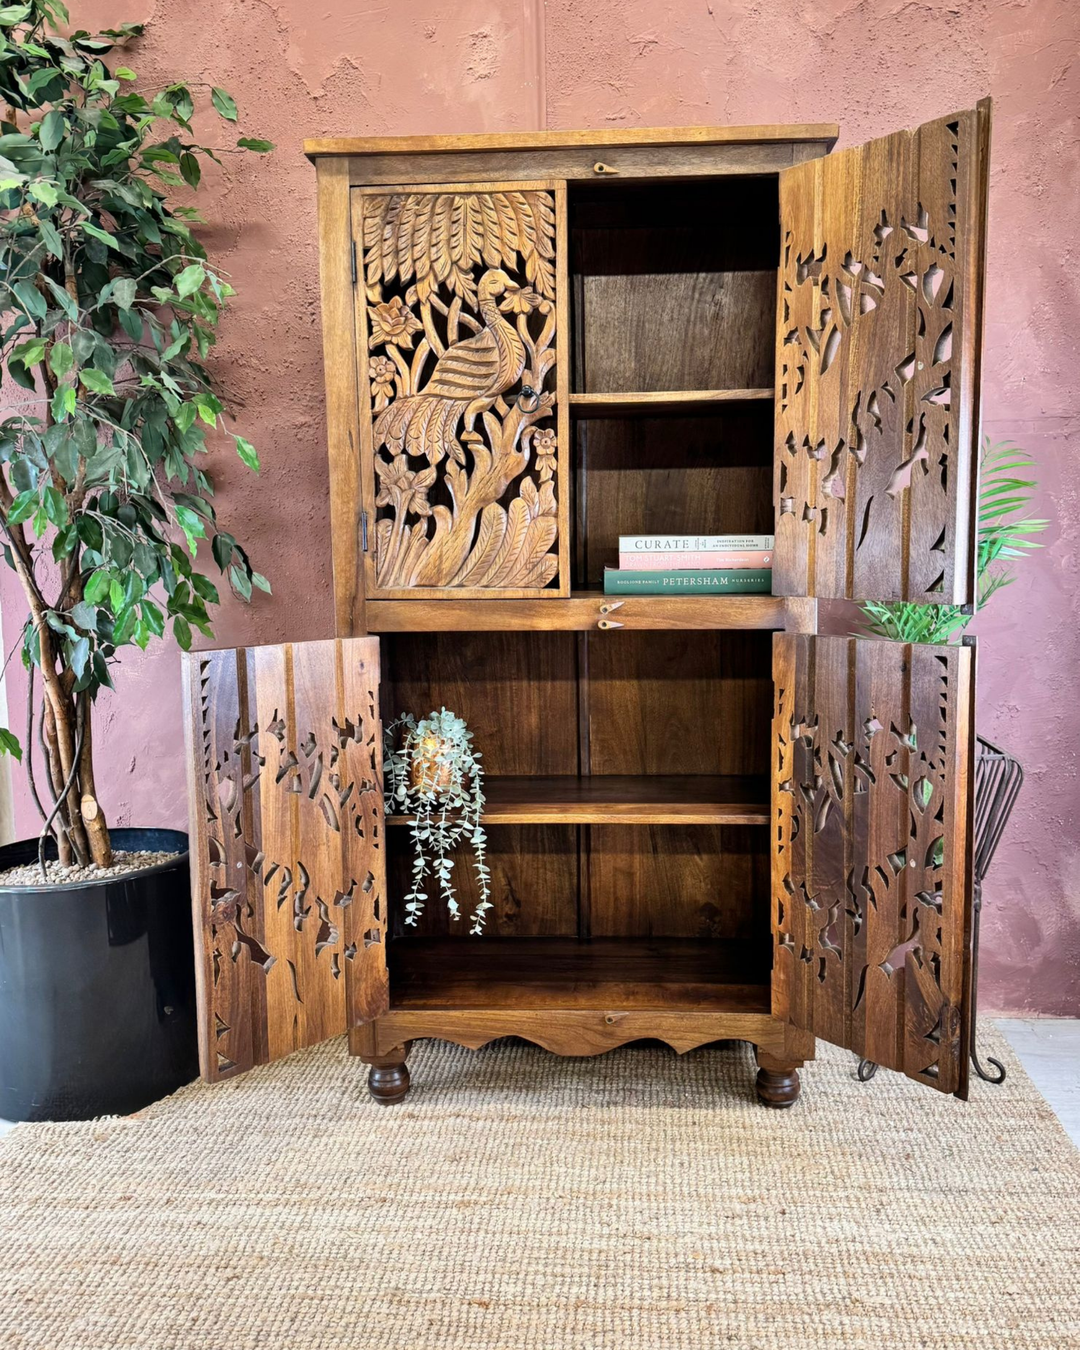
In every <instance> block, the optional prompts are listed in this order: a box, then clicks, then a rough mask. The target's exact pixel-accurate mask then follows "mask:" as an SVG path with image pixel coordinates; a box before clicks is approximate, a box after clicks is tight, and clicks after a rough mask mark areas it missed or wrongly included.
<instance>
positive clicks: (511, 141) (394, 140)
mask: <svg viewBox="0 0 1080 1350" xmlns="http://www.w3.org/2000/svg"><path fill="white" fill-rule="evenodd" d="M839 135H840V128H839V127H838V126H837V125H836V124H835V123H833V122H821V123H800V124H796V125H792V126H783V125H769V126H751V127H617V128H607V129H605V130H594V131H506V132H485V133H482V134H479V135H468V136H339V137H335V138H333V139H330V140H321V139H320V140H307V141H305V142H304V153H305V154H306V155H307V156H308V158H309V159H317V158H319V157H321V156H324V155H424V154H440V153H445V152H461V151H478V150H479V151H484V150H486V151H513V150H565V149H581V148H585V147H590V146H591V147H595V148H596V149H604V148H608V147H611V146H665V145H671V146H681V145H745V144H749V143H757V144H760V143H768V142H779V143H791V142H803V141H813V142H825V143H826V148H828V149H831V148H832V146H833V145H834V144H835V142H836V140H837V137H838V136H839Z"/></svg>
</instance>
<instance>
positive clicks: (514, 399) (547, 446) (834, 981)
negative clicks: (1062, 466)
mask: <svg viewBox="0 0 1080 1350" xmlns="http://www.w3.org/2000/svg"><path fill="white" fill-rule="evenodd" d="M835 136H836V129H835V128H833V127H827V126H815V127H763V128H738V129H731V130H723V129H695V130H687V131H641V132H636V131H619V132H604V133H599V132H598V133H569V134H566V133H556V132H550V133H539V134H535V135H521V136H507V137H500V136H476V137H434V138H429V139H424V140H356V141H328V142H315V143H313V144H310V145H309V147H308V153H309V154H310V156H311V158H312V159H313V160H314V162H315V164H316V166H317V170H318V191H319V246H320V254H321V276H322V297H323V332H324V343H325V356H326V382H327V397H328V403H329V426H330V466H331V500H332V512H333V552H334V575H335V594H336V604H337V637H336V638H335V639H333V640H328V641H325V642H315V643H305V644H297V645H286V646H277V647H266V648H253V649H247V650H236V651H227V652H204V653H200V654H195V655H192V656H191V657H189V658H188V661H187V677H186V678H187V684H188V697H189V708H190V719H189V720H190V746H189V759H190V765H191V798H192V811H193V819H192V838H193V855H194V859H195V868H194V875H195V916H196V925H197V928H198V931H199V946H200V949H201V951H202V953H203V955H202V965H201V971H200V981H201V991H202V1000H203V1011H204V1016H203V1047H202V1048H203V1069H204V1073H205V1074H206V1076H207V1077H208V1078H211V1079H219V1078H225V1077H228V1076H230V1075H233V1074H236V1073H238V1072H241V1071H243V1070H244V1069H246V1068H248V1067H250V1066H251V1065H253V1064H257V1063H262V1062H266V1061H267V1060H270V1059H273V1058H276V1057H279V1056H281V1055H283V1054H285V1053H287V1052H289V1051H291V1050H293V1049H295V1048H298V1047H300V1046H304V1045H310V1044H312V1043H314V1042H316V1041H318V1040H321V1039H323V1038H325V1037H327V1036H331V1035H334V1034H337V1033H340V1032H343V1031H346V1030H347V1031H348V1032H349V1035H350V1040H351V1045H352V1048H353V1050H354V1051H355V1053H357V1054H358V1055H360V1056H361V1057H362V1058H363V1059H364V1060H365V1061H366V1062H367V1063H368V1064H369V1065H371V1066H372V1069H371V1078H370V1081H371V1088H372V1092H373V1094H374V1095H375V1096H376V1097H377V1098H378V1099H379V1100H380V1101H384V1102H388V1101H394V1100H398V1099H399V1098H400V1097H402V1096H403V1095H404V1093H405V1091H406V1090H407V1087H408V1073H407V1070H406V1068H405V1059H406V1054H407V1050H408V1046H409V1043H410V1042H411V1041H412V1040H413V1039H415V1038H418V1037H426V1036H435V1037H444V1038H447V1039H450V1040H454V1041H459V1042H463V1043H464V1044H466V1045H470V1046H479V1045H481V1044H483V1043H485V1042H487V1041H489V1040H491V1039H493V1038H495V1037H499V1036H508V1035H514V1036H523V1037H526V1038H528V1039H530V1040H532V1041H536V1042H539V1044H541V1045H543V1046H546V1047H548V1048H549V1049H550V1050H552V1051H554V1052H556V1053H558V1054H569V1055H591V1054H597V1053H600V1052H601V1051H604V1050H607V1049H609V1048H611V1047H613V1046H616V1045H620V1044H622V1043H624V1042H626V1041H630V1040H634V1039H637V1038H642V1037H649V1038H659V1039H660V1040H663V1041H666V1042H668V1043H669V1044H670V1045H671V1046H673V1047H674V1048H675V1049H676V1050H679V1051H684V1050H687V1049H690V1048H691V1047H694V1046H698V1045H701V1044H703V1043H706V1042H710V1041H715V1040H721V1039H740V1040H745V1041H748V1042H751V1043H752V1044H753V1045H755V1046H756V1047H757V1052H758V1063H759V1066H760V1069H759V1075H758V1091H759V1094H760V1096H761V1098H762V1100H763V1101H765V1102H767V1103H769V1104H771V1105H787V1104H788V1103H790V1102H792V1101H793V1100H794V1099H795V1097H796V1096H797V1094H798V1089H799V1079H798V1072H797V1070H798V1068H799V1067H800V1066H801V1064H802V1062H803V1061H804V1060H806V1059H808V1058H810V1057H812V1055H813V1048H814V1040H815V1038H816V1037H818V1036H820V1037H824V1038H825V1039H827V1040H829V1041H832V1042H834V1043H836V1044H838V1045H841V1046H846V1047H848V1048H850V1049H851V1050H853V1051H855V1052H856V1053H857V1054H860V1055H864V1056H866V1057H868V1058H870V1059H872V1060H874V1061H875V1062H877V1063H879V1064H883V1065H886V1066H888V1067H891V1068H894V1069H898V1070H901V1071H902V1072H904V1073H906V1074H908V1075H910V1076H911V1077H912V1078H914V1079H916V1080H918V1081H920V1082H923V1083H926V1084H928V1085H929V1086H932V1087H936V1088H938V1089H939V1090H941V1091H946V1092H954V1093H957V1094H958V1095H960V1096H964V1095H965V1094H966V1090H967V1062H968V1055H967V1048H968V1041H969V1036H970V1034H971V1028H970V1007H971V988H970V981H971V919H972V914H971V904H972V897H971V831H972V782H973V776H972V755H973V747H974V735H973V728H972V717H973V683H974V650H973V647H972V646H971V645H960V646H955V647H953V646H950V647H906V646H902V645H897V644H891V643H886V642H874V641H865V640H856V639H854V638H850V637H839V636H825V635H821V634H819V632H818V619H817V601H818V599H829V600H844V599H848V600H850V599H910V600H917V601H920V602H925V603H931V604H933V603H942V602H947V603H952V604H960V605H970V604H972V603H973V602H974V598H975V596H974V582H973V571H974V530H975V525H976V521H975V513H974V511H973V507H972V500H973V494H974V492H975V486H976V482H975V480H976V472H977V450H976V441H977V432H978V426H977V422H978V419H977V406H978V380H979V369H978V366H979V361H978V348H979V333H980V324H981V306H982V253H983V234H984V220H985V193H986V177H987V154H988V139H989V108H988V106H980V107H979V108H978V109H977V110H974V111H969V112H962V113H958V114H956V115H954V116H950V117H945V118H942V119H941V120H940V121H936V122H930V123H928V124H926V125H925V126H922V127H919V128H918V129H917V130H915V131H910V132H909V131H902V132H898V133H897V134H895V135H892V136H888V137H886V138H884V139H883V140H879V141H874V142H871V143H870V144H868V145H865V146H862V147H858V148H855V149H851V150H846V151H843V152H841V153H838V154H832V155H830V154H828V151H829V150H830V148H831V146H832V143H833V141H834V139H835ZM645 532H654V533H660V534H669V533H685V534H694V533H702V534H717V533H722V532H739V533H756V532H766V533H768V532H775V535H776V546H775V571H774V594H772V595H768V596H690V597H685V596H632V597H629V598H626V599H624V600H619V599H616V598H613V597H605V596H604V595H603V593H602V591H601V589H600V585H601V579H602V573H603V568H604V566H605V564H608V565H610V564H613V563H614V562H615V554H616V549H617V539H618V536H619V534H620V533H621V534H632V533H645ZM843 626H844V625H843V624H842V625H841V627H843ZM441 706H446V707H447V708H452V709H453V710H454V711H455V712H457V713H458V714H460V715H461V716H463V717H465V718H466V719H467V720H468V722H469V725H470V727H471V728H472V729H473V731H474V733H475V737H476V744H477V746H478V748H479V749H481V750H482V752H483V756H484V762H485V765H486V770H487V775H488V777H487V814H486V824H487V832H488V840H489V859H488V861H489V864H490V868H491V874H492V899H493V901H494V906H495V907H494V910H493V911H492V913H491V915H490V916H489V921H488V925H487V932H486V934H485V935H484V936H481V937H471V936H469V927H470V925H469V924H468V922H467V921H462V922H460V923H454V922H452V921H450V919H449V918H448V916H447V913H446V911H445V909H444V908H443V907H442V906H441V905H440V904H439V903H438V902H437V900H436V898H435V897H434V896H432V898H431V900H429V902H428V906H427V908H426V910H425V912H424V913H423V914H422V916H421V918H420V921H419V923H418V924H417V925H416V926H412V927H410V926H407V925H406V924H405V923H404V917H405V915H404V912H403V903H402V899H403V895H404V892H405V890H406V887H407V885H408V877H409V869H410V857H409V848H410V839H409V831H408V829H407V828H405V827H404V826H405V822H404V821H403V820H399V819H395V818H393V817H390V818H389V819H387V818H386V817H385V816H384V808H383V796H382V784H381V777H382V745H381V731H380V716H381V717H383V718H389V717H390V716H396V715H397V714H399V713H400V712H402V711H405V710H408V711H412V712H414V713H416V714H417V715H422V714H425V713H427V712H428V711H430V710H431V709H432V708H436V709H437V708H439V707H441ZM472 875H473V874H472V871H471V869H470V867H469V863H468V859H467V857H465V856H463V857H462V858H461V859H460V860H459V865H458V866H457V867H456V869H455V882H456V885H457V888H458V891H459V893H460V895H461V898H462V908H463V910H464V911H465V912H466V914H467V912H468V908H469V902H470V898H472V899H475V897H474V896H471V893H470V887H471V886H473V885H474V884H475V883H474V882H472V881H471V880H470V878H471V877H472Z"/></svg>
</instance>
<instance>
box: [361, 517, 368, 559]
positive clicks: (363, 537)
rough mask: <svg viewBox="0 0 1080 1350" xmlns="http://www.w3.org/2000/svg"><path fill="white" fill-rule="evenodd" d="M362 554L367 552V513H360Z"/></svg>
mask: <svg viewBox="0 0 1080 1350" xmlns="http://www.w3.org/2000/svg"><path fill="white" fill-rule="evenodd" d="M360 552H361V553H366V552H367V512H366V511H361V512H360Z"/></svg>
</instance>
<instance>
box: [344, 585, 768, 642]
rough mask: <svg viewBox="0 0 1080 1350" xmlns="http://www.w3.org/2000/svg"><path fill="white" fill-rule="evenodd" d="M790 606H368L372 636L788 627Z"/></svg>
mask: <svg viewBox="0 0 1080 1350" xmlns="http://www.w3.org/2000/svg"><path fill="white" fill-rule="evenodd" d="M788 614H789V606H788V602H787V601H786V600H785V599H784V597H783V596H781V595H632V596H617V595H605V594H604V593H603V592H602V591H575V592H574V593H573V594H571V595H569V596H554V595H553V596H552V597H551V598H550V599H539V600H507V599H491V600H478V599H475V598H473V597H471V596H470V597H468V598H466V599H461V600H450V599H440V600H427V601H425V597H424V595H423V592H422V591H417V592H416V595H415V599H408V600H398V599H394V600H377V599H370V600H368V601H367V603H366V605H365V606H364V623H365V627H366V629H367V631H368V632H369V633H410V632H427V633H435V632H454V633H468V632H500V631H511V632H516V631H518V630H519V629H547V630H554V631H563V632H587V631H588V630H589V629H591V628H599V627H600V625H601V623H603V625H604V627H605V628H638V629H649V630H657V629H688V628H731V629H747V628H766V629H783V628H785V627H786V626H787V620H788Z"/></svg>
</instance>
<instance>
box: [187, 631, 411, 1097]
mask: <svg viewBox="0 0 1080 1350" xmlns="http://www.w3.org/2000/svg"><path fill="white" fill-rule="evenodd" d="M184 691H185V697H186V700H187V718H186V725H187V740H188V747H187V749H188V796H189V801H190V809H191V880H192V903H193V910H194V922H195V954H196V963H197V971H198V996H199V1055H200V1067H201V1070H202V1075H203V1077H204V1078H206V1079H207V1080H209V1081H211V1082H213V1081H216V1080H218V1079H221V1078H226V1077H232V1076H233V1075H235V1074H237V1073H242V1072H243V1071H244V1070H245V1069H250V1068H251V1067H252V1065H254V1064H266V1063H269V1062H270V1061H271V1060H275V1059H280V1058H282V1057H283V1056H284V1055H288V1054H291V1053H292V1051H294V1050H298V1049H300V1048H301V1047H302V1046H307V1045H315V1044H317V1043H318V1042H319V1041H323V1040H326V1039H327V1038H328V1037H330V1036H337V1035H341V1034H342V1033H344V1032H345V1031H346V1030H348V1028H349V1027H350V1026H351V1025H357V1024H359V1023H361V1022H365V1021H369V1020H370V1019H372V1018H374V1017H378V1016H379V1015H380V1014H381V1013H383V1012H385V1011H386V1008H387V1002H388V985H387V973H386V957H385V950H386V949H385V942H384V936H385V927H386V905H385V900H384V893H385V860H384V856H383V795H382V733H381V728H380V724H379V702H378V699H379V642H378V639H377V638H372V637H365V638H348V639H341V640H337V641H331V642H305V643H296V644H286V645H282V646H276V647H249V648H243V647H240V648H236V649H235V650H230V651H212V652H193V653H191V654H190V655H189V656H187V657H185V659H184Z"/></svg>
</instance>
